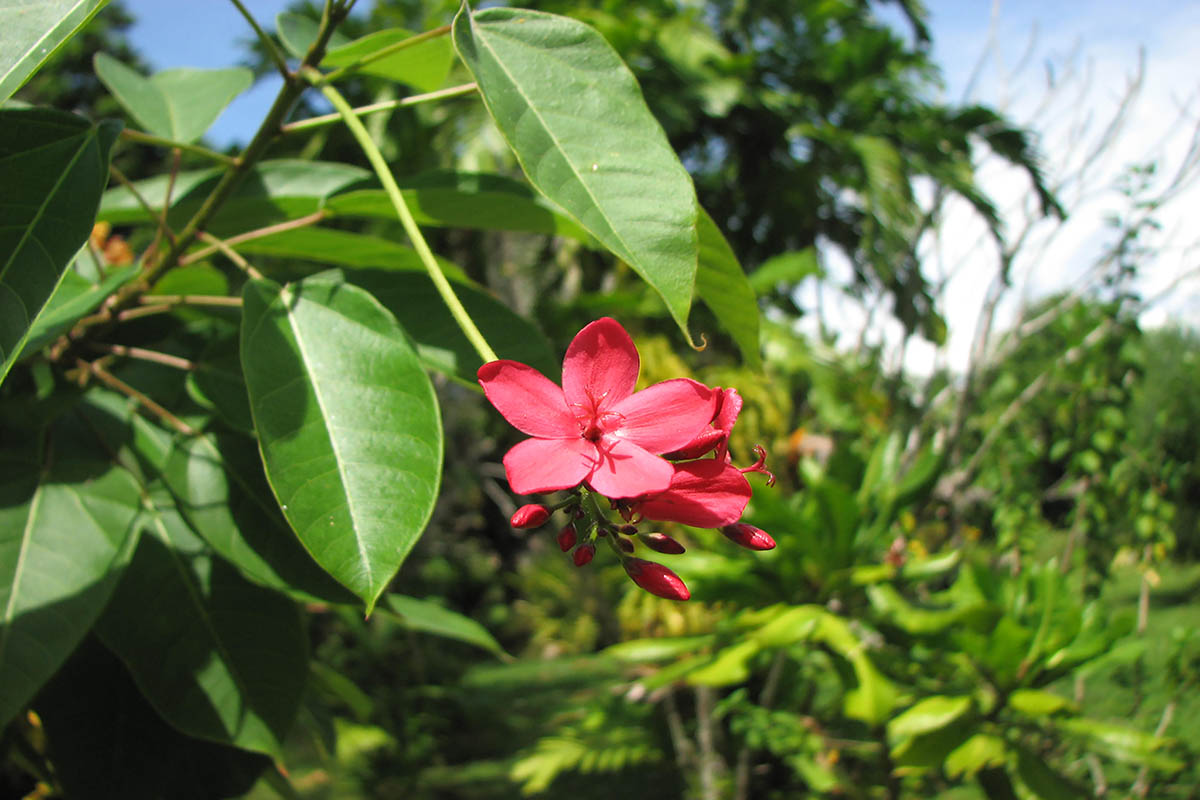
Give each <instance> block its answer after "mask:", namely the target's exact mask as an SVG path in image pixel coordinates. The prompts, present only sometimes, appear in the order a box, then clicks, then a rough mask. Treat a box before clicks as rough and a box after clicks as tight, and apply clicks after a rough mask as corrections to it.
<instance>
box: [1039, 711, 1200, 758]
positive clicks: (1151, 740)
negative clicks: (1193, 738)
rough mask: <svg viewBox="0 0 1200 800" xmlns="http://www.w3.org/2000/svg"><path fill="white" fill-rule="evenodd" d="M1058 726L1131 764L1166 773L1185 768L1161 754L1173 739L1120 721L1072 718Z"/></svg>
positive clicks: (1165, 754) (1104, 752)
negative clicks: (1143, 765) (1142, 765)
mask: <svg viewBox="0 0 1200 800" xmlns="http://www.w3.org/2000/svg"><path fill="white" fill-rule="evenodd" d="M1057 724H1058V726H1059V727H1060V728H1061V729H1062V730H1064V731H1066V732H1067V733H1068V734H1070V735H1071V736H1074V737H1078V738H1080V739H1083V740H1085V741H1086V742H1087V744H1088V745H1089V746H1090V747H1092V748H1094V749H1096V750H1099V751H1100V752H1101V753H1103V754H1105V755H1107V756H1109V757H1111V758H1114V759H1116V760H1117V761H1124V762H1126V763H1128V764H1145V765H1147V766H1149V767H1151V768H1152V769H1157V770H1161V771H1163V772H1176V771H1178V770H1180V769H1183V767H1184V764H1183V763H1181V762H1180V760H1179V759H1177V758H1174V757H1173V756H1171V755H1169V754H1167V753H1164V752H1161V751H1162V750H1164V749H1165V748H1166V746H1167V745H1168V743H1169V742H1170V740H1168V739H1164V738H1163V737H1161V736H1155V735H1154V734H1152V733H1146V732H1145V731H1141V730H1138V729H1137V728H1134V727H1132V726H1130V725H1123V724H1121V723H1119V722H1104V721H1102V720H1097V719H1087V718H1083V717H1071V718H1067V719H1061V720H1058V721H1057Z"/></svg>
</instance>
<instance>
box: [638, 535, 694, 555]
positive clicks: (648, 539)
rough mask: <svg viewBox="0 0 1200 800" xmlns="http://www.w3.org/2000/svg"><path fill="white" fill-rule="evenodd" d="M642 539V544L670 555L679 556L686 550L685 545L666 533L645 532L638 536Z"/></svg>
mask: <svg viewBox="0 0 1200 800" xmlns="http://www.w3.org/2000/svg"><path fill="white" fill-rule="evenodd" d="M638 538H639V539H641V540H642V544H644V545H646V547H649V548H650V549H651V550H654V551H657V552H659V553H666V554H667V555H669V556H677V555H679V554H680V553H682V552H684V547H683V545H681V544H680V543H679V542H677V541H675V540H674V539H672V538H671V537H670V536H667V535H666V534H665V533H643V534H640V535H639V536H638Z"/></svg>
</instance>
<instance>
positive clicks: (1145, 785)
mask: <svg viewBox="0 0 1200 800" xmlns="http://www.w3.org/2000/svg"><path fill="white" fill-rule="evenodd" d="M1174 717H1175V701H1174V700H1169V701H1167V706H1166V708H1164V709H1163V713H1162V716H1161V717H1160V718H1159V720H1158V727H1157V728H1155V729H1154V737H1155V738H1156V739H1161V738H1162V737H1163V736H1165V735H1166V733H1167V728H1169V727H1170V726H1171V720H1172V719H1174ZM1133 793H1134V794H1136V795H1137V796H1138V797H1145V796H1146V795H1147V794H1149V793H1150V770H1149V768H1148V767H1147V766H1146V765H1145V764H1143V765H1142V766H1141V768H1140V769H1139V770H1138V774H1137V779H1136V780H1135V781H1134V782H1133Z"/></svg>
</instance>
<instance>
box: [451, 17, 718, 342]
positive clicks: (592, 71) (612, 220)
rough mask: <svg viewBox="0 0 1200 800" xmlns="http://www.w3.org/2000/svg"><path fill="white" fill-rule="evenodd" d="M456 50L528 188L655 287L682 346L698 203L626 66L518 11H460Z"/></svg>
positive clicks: (580, 26) (588, 40) (573, 24)
mask: <svg viewBox="0 0 1200 800" xmlns="http://www.w3.org/2000/svg"><path fill="white" fill-rule="evenodd" d="M454 43H455V46H456V47H457V48H458V53H459V55H460V56H461V57H462V59H463V61H464V62H465V63H466V65H467V67H468V68H469V69H470V70H471V72H472V73H473V74H474V76H475V80H476V82H477V83H478V84H479V91H480V94H481V95H482V97H483V100H484V103H485V104H486V106H487V108H488V111H489V112H490V113H491V115H492V118H493V119H494V120H495V122H496V125H497V126H498V127H499V128H500V131H501V132H502V133H503V134H504V136H505V138H506V139H507V140H508V143H509V146H511V147H512V149H513V152H514V153H515V154H516V156H517V160H518V161H519V162H520V164H521V167H522V169H523V170H524V171H525V175H526V176H527V177H528V178H529V180H530V182H531V183H532V184H533V185H534V186H535V187H536V188H537V189H538V190H539V191H540V192H542V193H543V194H545V195H546V196H547V197H548V198H550V199H551V200H552V201H554V202H555V203H557V204H558V205H559V206H561V207H562V208H563V209H565V210H566V211H567V212H568V213H569V214H571V215H572V216H573V217H575V219H576V220H578V221H579V222H580V223H581V224H582V225H583V227H584V228H586V229H587V230H588V231H589V232H590V233H592V234H593V235H594V236H595V237H596V238H597V239H598V240H599V241H600V242H601V243H603V244H604V246H605V247H607V248H608V249H609V250H611V251H612V252H613V253H614V254H616V255H617V256H618V257H619V258H621V259H622V260H623V261H625V262H626V263H628V264H629V265H630V266H631V267H632V268H633V269H634V270H635V271H636V272H637V273H638V274H639V275H641V276H642V278H643V279H644V280H646V281H647V282H648V283H649V284H650V285H651V286H653V287H654V288H655V290H656V291H658V293H659V294H660V295H661V296H662V298H663V301H664V302H665V303H666V305H667V308H668V310H669V311H670V312H671V316H672V317H673V318H674V319H675V321H676V323H678V325H679V327H680V329H681V330H683V331H684V332H685V334H686V333H687V317H688V310H689V308H690V306H691V300H692V291H693V288H694V285H695V281H696V262H697V249H698V244H697V234H696V225H697V221H696V220H697V213H698V212H697V209H698V205H697V202H696V193H695V190H694V189H693V187H692V182H691V178H690V177H689V176H688V174H687V171H686V170H685V169H684V168H683V165H682V164H681V163H680V162H679V159H678V157H677V156H676V155H675V152H674V151H673V150H672V149H671V146H670V144H669V143H668V142H667V138H666V135H665V134H664V133H663V131H662V128H661V127H660V126H659V124H658V122H657V120H655V118H654V115H653V114H651V113H650V110H649V109H648V108H647V107H646V103H645V100H644V99H643V98H642V94H641V90H640V89H639V88H638V85H637V82H636V81H635V80H634V78H633V74H632V73H631V72H630V71H629V69H628V67H626V66H625V64H624V62H623V61H621V58H620V57H619V56H618V55H617V53H616V52H615V51H614V50H613V49H612V47H611V46H610V45H609V44H608V43H607V42H606V41H605V40H604V38H603V37H601V36H600V34H599V33H597V32H596V31H595V30H594V29H593V28H591V27H589V26H587V25H585V24H584V23H582V22H578V21H576V20H573V19H568V18H566V17H559V16H555V15H552V14H544V13H540V12H536V11H527V10H522V9H508V8H491V9H487V10H484V11H480V12H477V13H472V12H470V11H469V9H466V8H464V9H463V10H461V11H460V12H459V14H458V16H457V17H456V18H455V20H454ZM548 76H553V78H552V79H548ZM689 339H690V336H689Z"/></svg>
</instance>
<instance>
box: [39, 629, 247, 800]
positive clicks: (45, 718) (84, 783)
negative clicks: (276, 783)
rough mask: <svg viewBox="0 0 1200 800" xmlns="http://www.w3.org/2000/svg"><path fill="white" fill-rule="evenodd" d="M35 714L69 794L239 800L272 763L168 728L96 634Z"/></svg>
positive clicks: (44, 694)
mask: <svg viewBox="0 0 1200 800" xmlns="http://www.w3.org/2000/svg"><path fill="white" fill-rule="evenodd" d="M34 710H35V711H36V712H37V714H38V717H39V718H40V719H41V721H42V725H43V727H44V730H45V735H46V740H47V749H48V750H49V751H50V752H51V753H53V754H54V756H53V757H54V777H55V780H56V781H57V782H59V783H60V784H61V786H62V790H63V791H64V792H65V794H66V796H68V797H87V798H106V799H107V798H112V799H114V800H115V798H120V800H155V799H156V798H165V797H169V798H171V800H211V798H214V797H241V796H242V795H243V794H244V793H245V792H248V791H250V788H251V786H253V784H254V782H255V781H256V780H257V778H258V776H259V775H260V774H261V773H262V771H263V770H264V769H266V768H268V767H269V766H270V763H271V761H270V759H268V758H267V757H266V756H263V755H261V754H258V753H251V752H248V751H246V750H240V749H238V748H236V747H228V746H224V745H219V744H216V743H213V742H206V741H201V740H199V739H193V738H191V737H190V736H186V735H184V734H182V733H180V732H179V731H178V730H177V729H175V728H174V727H172V726H170V725H168V724H167V723H166V722H165V721H164V720H163V718H162V717H160V716H159V715H158V714H157V713H156V712H155V710H154V709H153V708H152V707H151V706H150V704H149V703H147V702H146V698H145V697H144V696H143V695H142V693H141V692H140V691H138V687H137V686H136V685H135V684H134V682H133V680H132V679H131V678H130V676H129V673H128V672H127V671H126V670H125V669H124V668H123V667H122V666H121V663H120V661H118V660H117V658H116V657H115V656H114V655H113V654H112V653H110V652H109V651H108V650H106V649H105V648H104V646H103V645H101V644H100V643H99V642H98V641H96V639H95V638H94V637H88V638H87V639H86V640H85V641H84V643H83V644H82V645H81V646H80V648H79V649H78V650H77V651H76V652H75V653H74V654H73V655H72V656H71V658H70V660H69V661H68V662H67V663H66V665H64V667H63V668H62V670H60V671H59V673H58V674H57V675H55V676H54V679H53V680H51V681H50V683H49V684H47V685H46V687H45V689H43V690H42V691H41V692H40V693H39V694H38V698H37V703H36V705H35V707H34Z"/></svg>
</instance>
